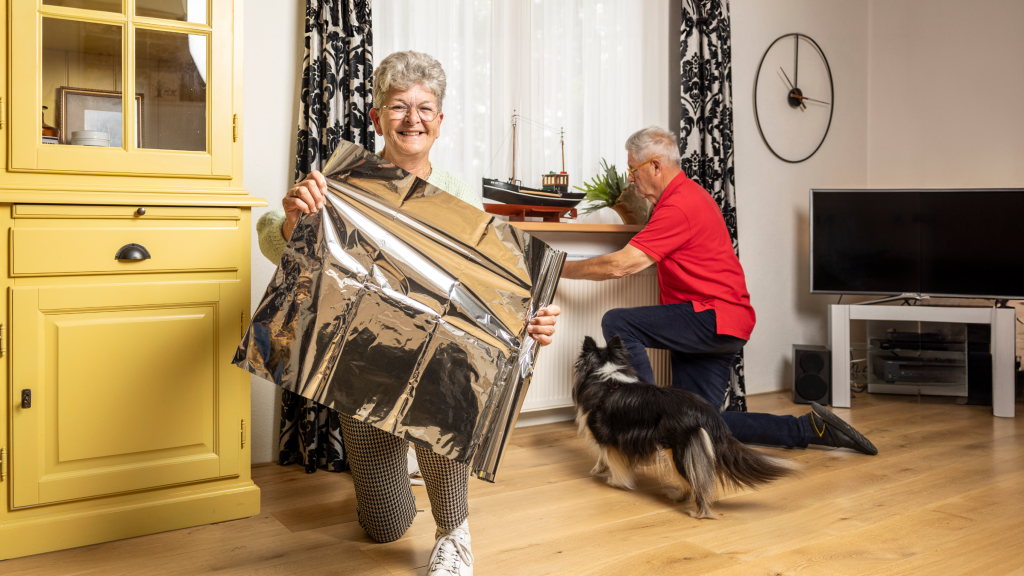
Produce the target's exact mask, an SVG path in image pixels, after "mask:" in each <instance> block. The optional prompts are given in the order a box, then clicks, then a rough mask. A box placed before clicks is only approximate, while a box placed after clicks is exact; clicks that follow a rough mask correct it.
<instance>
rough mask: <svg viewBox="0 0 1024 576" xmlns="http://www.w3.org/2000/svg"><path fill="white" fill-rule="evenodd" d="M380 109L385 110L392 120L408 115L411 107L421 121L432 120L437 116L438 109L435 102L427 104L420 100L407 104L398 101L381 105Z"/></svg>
mask: <svg viewBox="0 0 1024 576" xmlns="http://www.w3.org/2000/svg"><path fill="white" fill-rule="evenodd" d="M380 109H381V110H387V111H388V116H389V117H390V118H391V119H392V120H402V119H403V118H405V117H406V116H408V115H409V114H410V113H411V112H412V110H413V109H415V110H416V114H417V115H419V117H420V120H422V121H423V122H433V121H434V118H437V114H438V110H437V106H436V105H435V104H427V103H423V102H420V103H419V104H408V103H406V102H398V103H396V104H393V105H391V106H381V107H380Z"/></svg>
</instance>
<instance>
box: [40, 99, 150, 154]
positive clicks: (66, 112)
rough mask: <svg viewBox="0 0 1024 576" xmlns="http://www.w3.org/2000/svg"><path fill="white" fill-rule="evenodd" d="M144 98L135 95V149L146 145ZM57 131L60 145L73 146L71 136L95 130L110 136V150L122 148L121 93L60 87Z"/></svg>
mask: <svg viewBox="0 0 1024 576" xmlns="http://www.w3.org/2000/svg"><path fill="white" fill-rule="evenodd" d="M143 106H144V103H143V98H142V94H141V93H136V94H135V147H136V148H142V147H143V145H142V144H143V142H145V131H144V128H145V127H144V124H143V120H142V119H143V117H144V116H143V110H144V108H143ZM57 108H58V110H57V128H59V129H60V143H61V144H70V143H71V134H72V133H73V132H75V131H78V130H95V131H98V132H106V133H108V134H110V144H109V147H112V148H120V147H121V145H122V134H121V133H122V127H123V126H124V123H123V118H122V115H123V111H122V109H121V92H120V91H117V90H98V89H95V88H73V87H71V86H61V87H59V88H57Z"/></svg>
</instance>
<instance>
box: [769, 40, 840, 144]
mask: <svg viewBox="0 0 1024 576" xmlns="http://www.w3.org/2000/svg"><path fill="white" fill-rule="evenodd" d="M834 103H835V92H834V90H833V87H832V70H831V69H830V68H829V66H828V60H826V59H825V53H824V52H822V50H821V46H818V43H817V42H815V41H814V40H813V39H812V38H811V37H810V36H806V35H804V34H797V33H791V34H786V35H784V36H780V37H779V38H776V39H775V41H774V42H772V43H771V44H770V45H769V46H768V49H767V50H765V52H764V56H762V57H761V62H760V64H758V65H757V74H756V75H755V76H754V120H755V121H756V122H757V131H758V132H759V133H760V134H761V139H762V140H764V143H765V146H767V147H768V149H769V150H771V152H772V154H774V155H775V156H776V157H778V158H779V160H782V161H784V162H790V163H794V164H795V163H797V162H803V161H804V160H807V159H808V158H810V157H811V156H814V153H815V152H817V151H818V149H819V148H821V145H822V144H823V143H824V142H825V136H827V135H828V129H829V127H830V126H832V109H833V105H834Z"/></svg>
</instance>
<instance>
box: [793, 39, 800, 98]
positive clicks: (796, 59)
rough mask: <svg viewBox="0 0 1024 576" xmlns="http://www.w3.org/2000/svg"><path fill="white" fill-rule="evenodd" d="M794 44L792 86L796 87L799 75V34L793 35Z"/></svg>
mask: <svg viewBox="0 0 1024 576" xmlns="http://www.w3.org/2000/svg"><path fill="white" fill-rule="evenodd" d="M793 39H794V40H795V42H794V44H796V50H795V52H794V55H793V88H796V87H797V82H798V81H799V77H800V35H799V34H797V35H796V36H793Z"/></svg>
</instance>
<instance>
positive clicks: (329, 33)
mask: <svg viewBox="0 0 1024 576" xmlns="http://www.w3.org/2000/svg"><path fill="white" fill-rule="evenodd" d="M305 36H306V48H305V53H304V55H303V58H302V94H301V97H300V103H299V106H300V109H299V126H298V142H297V144H296V160H295V181H296V182H298V181H300V180H302V179H304V178H305V177H306V175H307V174H309V173H310V172H311V171H313V170H319V169H320V166H321V164H322V163H323V162H326V161H327V160H328V159H329V158H330V157H331V154H332V153H333V152H334V149H335V148H336V147H337V146H338V142H340V141H341V140H343V139H344V140H348V141H349V142H354V143H356V144H359V145H361V146H363V147H364V148H366V149H367V150H373V148H374V133H373V125H372V123H371V122H370V108H372V107H373V97H372V90H371V77H372V75H373V50H372V46H373V36H372V34H371V26H370V0H307V2H306V35H305ZM281 403H282V406H281V430H280V442H279V446H280V455H279V461H280V463H281V464H297V463H301V464H303V465H304V466H305V467H306V472H308V473H312V472H316V470H317V468H320V467H323V468H326V469H327V470H329V471H331V472H341V471H344V470H348V461H347V459H346V458H345V447H344V445H343V444H342V441H341V426H340V422H339V420H338V413H337V412H335V411H334V410H330V409H328V408H325V407H323V406H320V405H319V404H315V403H313V402H311V401H309V400H306V399H305V398H303V397H302V396H299V395H298V394H293V393H291V392H288V391H287V390H285V391H284V392H283V395H282V399H281Z"/></svg>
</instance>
